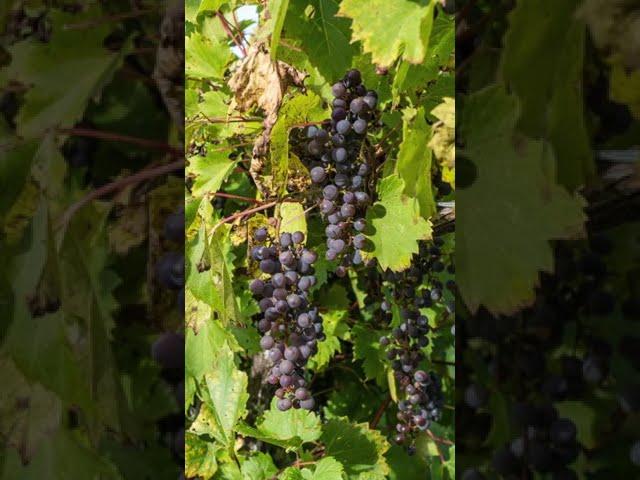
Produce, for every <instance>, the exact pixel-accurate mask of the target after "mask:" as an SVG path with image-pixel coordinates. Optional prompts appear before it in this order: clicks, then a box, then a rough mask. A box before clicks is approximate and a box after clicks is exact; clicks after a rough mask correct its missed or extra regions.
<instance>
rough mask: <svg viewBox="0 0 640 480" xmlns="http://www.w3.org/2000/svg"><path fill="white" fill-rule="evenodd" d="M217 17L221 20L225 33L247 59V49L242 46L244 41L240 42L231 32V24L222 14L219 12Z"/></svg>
mask: <svg viewBox="0 0 640 480" xmlns="http://www.w3.org/2000/svg"><path fill="white" fill-rule="evenodd" d="M216 15H217V17H218V19H219V20H220V23H221V24H222V28H223V29H224V31H225V33H226V34H227V36H228V37H229V38H230V39H231V40H232V41H233V43H234V44H235V45H236V47H238V48H239V49H240V51H241V52H242V54H243V55H244V56H245V57H246V56H247V49H246V48H245V47H244V45H243V44H242V41H238V39H237V38H236V35H235V34H234V33H233V32H232V31H231V27H230V25H229V22H228V21H227V19H226V18H225V17H224V15H223V14H222V12H217V13H216Z"/></svg>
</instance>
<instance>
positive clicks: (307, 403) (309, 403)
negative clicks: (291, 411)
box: [300, 398, 316, 410]
mask: <svg viewBox="0 0 640 480" xmlns="http://www.w3.org/2000/svg"><path fill="white" fill-rule="evenodd" d="M315 405H316V402H315V400H314V399H313V398H307V399H306V400H301V401H300V408H303V409H305V410H312V409H313V407H314V406H315Z"/></svg>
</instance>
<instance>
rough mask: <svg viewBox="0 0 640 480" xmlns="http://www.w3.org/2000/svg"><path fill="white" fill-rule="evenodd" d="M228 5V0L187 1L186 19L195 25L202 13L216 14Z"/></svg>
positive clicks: (185, 4)
mask: <svg viewBox="0 0 640 480" xmlns="http://www.w3.org/2000/svg"><path fill="white" fill-rule="evenodd" d="M227 3H228V1H227V0H185V2H184V7H185V14H184V18H186V19H187V20H188V21H190V22H192V23H195V21H196V19H197V18H198V15H199V14H201V13H202V12H215V11H217V10H219V9H220V8H222V6H224V5H225V4H227Z"/></svg>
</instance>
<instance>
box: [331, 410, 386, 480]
mask: <svg viewBox="0 0 640 480" xmlns="http://www.w3.org/2000/svg"><path fill="white" fill-rule="evenodd" d="M320 440H321V441H322V442H324V444H325V452H326V455H328V456H331V457H335V459H336V460H337V461H338V462H340V463H341V464H342V465H343V466H344V470H345V473H346V474H347V475H348V476H349V478H360V479H363V480H364V479H368V478H371V479H374V478H379V479H381V480H382V479H384V478H385V476H386V475H388V474H389V465H388V464H387V461H386V459H385V457H384V454H385V453H386V452H387V450H389V443H388V442H387V440H386V439H385V438H384V436H383V435H382V434H381V433H380V432H379V431H377V430H371V429H369V426H368V424H366V423H352V422H350V421H349V419H347V418H346V417H342V418H332V419H330V420H329V421H327V423H326V425H325V426H324V431H323V433H322V437H321V438H320Z"/></svg>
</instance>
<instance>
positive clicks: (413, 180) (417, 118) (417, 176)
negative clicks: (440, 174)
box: [396, 108, 436, 219]
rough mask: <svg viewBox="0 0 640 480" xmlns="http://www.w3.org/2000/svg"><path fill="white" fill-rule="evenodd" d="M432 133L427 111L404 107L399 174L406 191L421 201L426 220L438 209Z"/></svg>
mask: <svg viewBox="0 0 640 480" xmlns="http://www.w3.org/2000/svg"><path fill="white" fill-rule="evenodd" d="M430 136H431V129H430V128H429V126H428V125H427V120H426V118H425V113H424V110H423V109H422V108H419V109H418V110H416V109H413V108H407V109H405V111H404V115H403V126H402V144H401V145H400V151H399V152H398V161H397V162H396V174H397V175H398V177H400V178H401V179H402V180H403V181H404V184H405V187H404V192H403V193H404V194H406V195H407V196H409V197H413V198H416V199H417V200H418V204H419V205H420V214H421V215H422V216H423V217H424V218H425V219H428V218H430V217H431V215H433V214H434V213H435V211H436V205H435V201H434V199H433V191H432V190H431V150H430V149H428V148H426V145H427V143H428V142H429V139H430Z"/></svg>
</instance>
